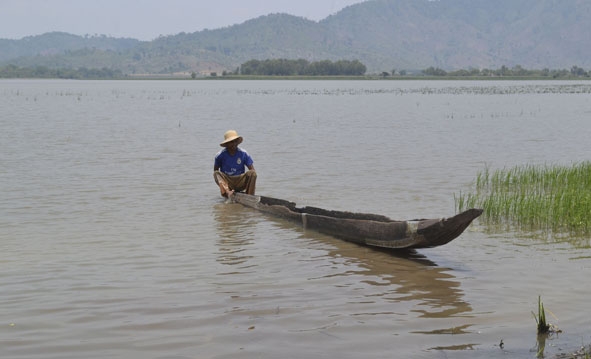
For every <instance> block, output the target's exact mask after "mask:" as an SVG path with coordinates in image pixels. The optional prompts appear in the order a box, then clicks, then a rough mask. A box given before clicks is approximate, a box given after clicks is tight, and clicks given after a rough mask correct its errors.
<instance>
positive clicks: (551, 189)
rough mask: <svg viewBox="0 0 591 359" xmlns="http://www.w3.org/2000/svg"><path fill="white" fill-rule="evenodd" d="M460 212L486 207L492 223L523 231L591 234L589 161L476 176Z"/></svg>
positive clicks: (459, 206) (459, 203)
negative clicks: (508, 225)
mask: <svg viewBox="0 0 591 359" xmlns="http://www.w3.org/2000/svg"><path fill="white" fill-rule="evenodd" d="M455 203H456V209H457V210H459V211H462V210H465V209H467V208H472V207H478V208H482V209H484V213H483V215H482V216H481V220H483V221H484V222H485V223H488V224H512V225H516V226H517V227H519V228H520V229H525V230H549V231H554V232H571V233H576V234H589V233H591V215H590V213H591V162H582V163H578V164H574V165H572V166H558V165H553V166H551V165H525V166H516V167H513V168H508V169H506V168H505V169H500V170H495V171H493V172H491V171H490V170H489V169H488V168H485V169H484V171H481V172H479V173H478V174H477V177H476V183H475V190H474V192H473V193H467V194H464V193H460V194H459V195H458V196H455Z"/></svg>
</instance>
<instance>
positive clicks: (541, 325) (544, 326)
mask: <svg viewBox="0 0 591 359" xmlns="http://www.w3.org/2000/svg"><path fill="white" fill-rule="evenodd" d="M534 318H535V320H536V324H537V325H538V334H547V333H548V332H549V331H550V325H549V324H548V323H547V322H546V311H545V310H544V303H542V297H541V296H538V316H537V317H536V316H535V314H534Z"/></svg>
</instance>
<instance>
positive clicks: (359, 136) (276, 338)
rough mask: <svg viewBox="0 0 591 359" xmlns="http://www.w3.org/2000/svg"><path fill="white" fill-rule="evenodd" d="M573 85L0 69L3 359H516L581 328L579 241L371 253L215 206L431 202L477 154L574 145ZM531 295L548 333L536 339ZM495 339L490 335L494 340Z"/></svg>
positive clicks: (585, 262) (585, 290) (491, 161)
mask: <svg viewBox="0 0 591 359" xmlns="http://www.w3.org/2000/svg"><path fill="white" fill-rule="evenodd" d="M589 118H591V84H590V83H588V82H580V83H579V82H509V81H508V82H493V81H489V82H460V81H458V82H446V81H440V82H427V81H412V82H403V81H375V82H371V81H358V82H356V81H238V82H234V81H174V82H168V81H129V82H117V81H96V82H85V81H37V80H31V81H24V80H19V81H12V80H4V81H0V144H1V148H2V151H1V152H0V189H1V193H2V201H0V269H1V270H0V353H1V355H2V357H3V358H81V357H84V358H360V357H363V358H385V357H414V358H447V357H454V358H507V357H511V358H533V357H535V356H536V352H537V351H538V350H539V349H540V348H542V349H544V350H545V353H546V355H547V356H551V355H553V354H555V353H560V352H565V351H568V350H575V349H577V348H579V347H580V346H581V345H582V344H589V343H591V330H590V329H591V322H590V320H589V317H588V315H586V314H587V312H588V308H589V304H588V301H589V297H590V296H591V287H590V286H589V285H588V277H589V275H591V248H590V247H591V243H590V239H589V238H578V239H573V238H566V239H565V238H559V237H558V236H556V237H551V238H547V239H539V238H535V237H532V236H530V235H529V234H527V233H514V232H512V231H511V230H510V229H507V230H498V229H491V228H487V227H485V226H484V225H482V224H480V223H478V222H476V223H474V224H473V225H472V226H471V227H470V228H469V229H468V230H467V231H466V232H465V233H464V234H463V235H462V236H461V237H459V238H458V239H456V240H455V241H453V242H451V243H450V244H448V245H446V246H443V247H439V248H434V249H429V250H420V251H417V252H412V253H402V254H401V253H392V252H382V251H376V250H373V249H369V248H364V247H359V246H356V245H353V244H349V243H345V242H341V241H339V240H337V239H334V238H332V237H328V236H323V235H320V234H317V233H314V232H310V231H304V230H302V229H301V228H298V227H296V226H294V225H292V224H290V223H287V222H283V221H281V220H277V219H273V218H269V217H266V216H264V215H262V214H260V213H258V212H254V211H253V210H250V209H247V208H243V207H241V206H240V205H236V204H228V203H224V201H223V200H222V198H221V197H219V193H218V191H217V188H216V186H215V184H214V183H213V179H212V175H211V173H212V169H213V156H214V155H215V153H216V152H217V151H218V150H219V149H220V147H219V142H221V140H222V138H223V133H224V132H225V131H226V130H227V129H231V128H232V129H236V130H238V132H239V133H240V134H241V135H242V136H244V139H245V140H244V143H243V145H242V147H243V148H245V149H247V150H248V151H249V152H250V153H251V155H252V156H253V157H254V159H255V166H256V168H257V172H258V173H259V181H258V182H259V183H258V193H260V194H265V195H269V196H274V197H279V198H285V199H288V200H292V201H295V202H297V203H298V204H299V205H315V206H319V207H324V208H329V209H342V210H350V211H364V212H372V213H379V214H384V215H388V216H390V217H393V218H396V219H414V218H430V217H442V216H449V215H452V214H453V213H454V212H455V208H454V194H458V193H459V192H460V191H469V190H470V188H471V187H470V186H471V182H472V181H473V180H474V178H475V176H476V174H477V172H478V171H480V170H482V169H484V167H485V166H489V167H490V168H493V169H494V168H502V167H505V166H513V165H520V164H529V163H550V164H571V163H574V162H580V161H586V160H591V149H590V147H589V138H590V136H591V121H589ZM538 295H541V296H542V300H543V301H544V304H545V306H546V308H547V309H549V310H550V311H551V312H552V315H548V320H549V321H550V322H551V323H553V324H555V325H557V326H559V327H560V328H561V329H562V330H563V333H561V334H559V335H554V336H552V337H551V338H549V339H548V340H546V341H545V343H544V342H542V341H540V340H537V338H536V334H535V321H534V319H533V317H532V314H531V312H532V311H535V310H536V309H537V298H538ZM501 340H502V341H503V343H504V347H503V348H500V347H499V343H500V342H501Z"/></svg>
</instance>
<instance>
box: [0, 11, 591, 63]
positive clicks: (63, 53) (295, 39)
mask: <svg viewBox="0 0 591 359" xmlns="http://www.w3.org/2000/svg"><path fill="white" fill-rule="evenodd" d="M589 33H591V1H589V0H370V1H366V2H363V3H359V4H356V5H352V6H349V7H346V8H344V9H343V10H341V11H340V12H338V13H337V14H335V15H332V16H329V17H327V18H326V19H324V20H321V21H319V22H315V21H310V20H307V19H304V18H301V17H295V16H291V15H286V14H270V15H266V16H261V17H259V18H256V19H252V20H249V21H246V22H244V23H242V24H239V25H234V26H230V27H225V28H221V29H216V30H203V31H199V32H194V33H180V34H177V35H173V36H166V37H160V38H158V39H155V40H153V41H149V42H141V41H138V40H133V39H114V38H110V37H105V36H101V37H80V36H75V35H70V34H64V33H48V34H44V35H40V36H32V37H26V38H23V39H21V40H2V39H0V65H1V64H4V65H6V64H14V65H17V66H47V67H50V68H62V67H63V68H77V67H87V68H94V67H98V68H102V67H107V68H111V69H117V70H121V71H123V72H124V73H128V74H133V73H136V74H137V73H172V72H182V71H195V72H211V71H215V72H221V71H224V70H228V71H234V70H235V69H236V68H237V67H238V66H239V65H240V64H242V63H244V62H246V61H248V60H251V59H259V60H263V59H270V58H287V59H298V58H303V59H306V60H309V61H319V60H333V61H334V60H355V59H358V60H360V61H361V62H362V63H364V64H365V65H366V66H367V67H368V70H369V72H381V71H392V70H393V69H398V70H401V69H405V70H416V69H425V68H427V67H431V66H434V67H439V68H443V69H446V70H454V69H459V68H470V67H472V68H499V67H501V66H503V65H505V66H509V67H512V66H516V65H521V66H523V67H525V68H537V69H542V68H550V69H560V68H570V67H571V66H574V65H577V66H580V67H583V68H590V67H591V46H589V45H591V40H589V35H588V34H589Z"/></svg>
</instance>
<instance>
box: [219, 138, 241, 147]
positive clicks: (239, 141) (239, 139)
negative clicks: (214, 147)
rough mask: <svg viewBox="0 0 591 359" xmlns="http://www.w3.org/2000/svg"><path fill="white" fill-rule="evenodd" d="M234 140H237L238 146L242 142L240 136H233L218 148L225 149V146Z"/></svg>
mask: <svg viewBox="0 0 591 359" xmlns="http://www.w3.org/2000/svg"><path fill="white" fill-rule="evenodd" d="M236 139H238V144H241V143H242V141H243V138H242V136H234V137H230V138H228V139H227V140H225V141H224V142H222V143H220V146H222V147H226V145H227V144H228V143H229V142H232V141H234V140H236Z"/></svg>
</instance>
